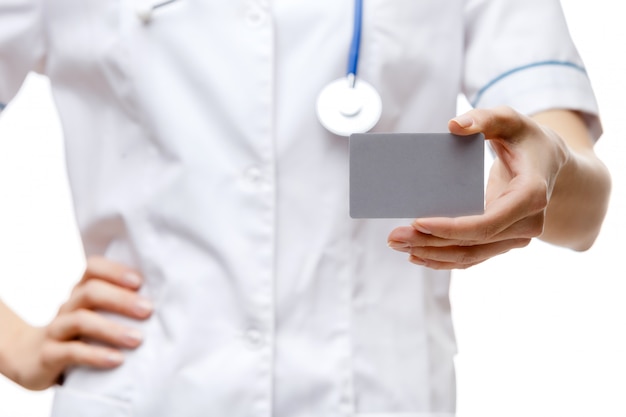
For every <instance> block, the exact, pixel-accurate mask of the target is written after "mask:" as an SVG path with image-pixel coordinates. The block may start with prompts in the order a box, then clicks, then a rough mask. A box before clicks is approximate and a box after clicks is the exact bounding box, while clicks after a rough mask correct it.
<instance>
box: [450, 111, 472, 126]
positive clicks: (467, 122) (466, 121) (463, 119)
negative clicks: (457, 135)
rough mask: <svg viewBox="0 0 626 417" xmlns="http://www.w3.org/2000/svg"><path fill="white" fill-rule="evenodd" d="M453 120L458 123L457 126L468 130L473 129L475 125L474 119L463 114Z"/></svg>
mask: <svg viewBox="0 0 626 417" xmlns="http://www.w3.org/2000/svg"><path fill="white" fill-rule="evenodd" d="M453 120H454V121H455V122H456V124H458V125H459V126H460V127H462V128H463V129H467V128H468V127H471V126H472V125H473V124H474V119H473V118H472V117H471V116H468V115H467V114H462V115H460V116H457V117H455V118H454V119H453Z"/></svg>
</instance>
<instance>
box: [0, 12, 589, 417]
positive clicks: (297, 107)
mask: <svg viewBox="0 0 626 417" xmlns="http://www.w3.org/2000/svg"><path fill="white" fill-rule="evenodd" d="M155 3H156V2H155ZM145 4H148V5H149V4H150V3H149V0H146V1H144V0H49V1H44V0H1V1H0V102H2V103H4V104H2V105H0V108H1V107H4V106H5V105H6V104H7V103H8V102H9V101H10V99H11V98H12V97H13V96H14V95H15V93H16V92H17V90H18V89H19V87H20V85H21V83H22V81H23V79H24V77H25V76H26V74H27V73H28V72H29V71H32V70H34V71H38V72H40V73H43V74H46V75H47V76H48V77H49V78H50V81H51V86H52V91H53V94H54V100H55V102H56V105H57V107H58V111H59V114H60V118H61V121H62V125H63V129H64V134H65V140H66V152H67V164H68V173H69V180H70V185H71V189H72V192H73V198H74V202H75V210H76V216H77V221H78V225H79V227H80V232H81V234H82V238H83V242H84V247H85V251H86V254H87V255H92V254H101V255H104V256H106V257H108V258H110V259H112V260H115V261H118V262H123V263H125V264H128V265H130V266H133V267H136V268H138V269H139V270H140V271H141V272H142V273H143V274H144V275H145V279H146V284H145V286H144V287H143V289H142V292H143V293H144V294H146V295H147V296H148V297H150V298H151V299H152V300H153V301H154V303H155V307H156V311H155V313H154V316H153V317H152V318H150V319H149V320H147V321H146V322H141V323H138V322H137V323H136V322H132V323H130V324H131V325H133V326H137V327H139V328H141V329H142V330H143V332H144V334H145V336H146V337H145V342H144V344H143V345H142V346H141V347H140V348H138V349H137V350H136V351H129V352H127V353H126V356H127V358H126V362H125V363H124V365H123V366H121V367H119V368H118V369H115V370H112V371H94V370H91V369H86V368H77V369H72V370H70V371H69V372H68V375H67V379H66V381H65V384H64V386H63V387H60V388H59V389H58V392H57V393H56V398H55V402H54V410H53V415H54V416H55V417H78V416H80V417H166V416H168V417H169V416H171V417H195V416H213V417H226V416H227V417H253V416H254V417H257V416H258V417H269V416H275V417H308V416H315V417H335V416H354V415H360V416H370V417H373V416H377V417H381V416H396V415H397V416H400V415H401V416H404V417H416V416H444V415H452V414H453V413H454V402H455V401H454V399H455V382H454V369H453V357H454V355H455V352H456V348H455V342H454V335H453V328H452V323H451V318H450V306H449V302H448V287H449V274H448V272H436V271H432V270H427V269H423V268H419V267H417V266H415V265H412V264H410V263H408V262H407V261H406V259H405V255H403V254H401V253H398V252H394V251H392V250H390V249H389V248H387V246H386V238H387V235H388V233H389V232H390V231H391V230H392V229H393V228H394V227H396V226H399V225H405V224H408V220H351V219H350V218H349V216H348V207H347V202H348V188H347V178H348V175H347V168H348V148H347V141H346V140H345V139H344V138H340V137H336V136H334V135H332V134H330V133H328V132H327V131H325V130H324V129H323V128H322V127H321V126H320V124H319V123H318V121H317V120H316V116H315V100H316V96H317V94H318V93H319V91H320V90H321V89H322V88H323V87H324V85H326V84H327V83H329V82H331V81H333V80H335V79H337V78H339V77H341V76H342V75H343V74H344V71H345V67H346V63H347V53H348V49H349V44H350V40H351V34H352V24H353V20H352V18H353V2H352V1H351V0H342V1H338V0H302V1H288V0H275V1H274V0H272V1H269V0H247V1H242V0H229V1H218V0H178V1H177V2H175V3H173V4H169V5H166V6H163V7H161V8H158V9H156V11H155V13H154V16H153V20H152V21H151V22H150V23H149V24H144V23H142V22H141V21H140V20H139V19H138V18H137V15H136V13H135V10H136V8H137V7H138V6H141V5H145ZM364 14H365V16H364V28H363V39H362V49H361V61H360V67H359V75H360V76H361V77H362V78H363V79H364V80H367V81H368V82H370V83H371V84H373V85H374V86H375V87H376V88H377V89H378V90H379V91H380V93H381V95H382V101H383V106H384V109H383V115H382V119H381V120H380V122H379V123H378V125H377V126H376V128H375V130H376V131H386V132H392V131H403V132H441V131H445V130H446V126H447V120H448V119H449V118H450V117H453V116H454V115H455V111H456V104H457V96H458V94H459V93H461V92H463V93H465V94H466V95H467V96H468V98H469V100H470V101H471V102H472V103H473V104H474V105H476V106H484V107H490V106H494V105H501V104H506V105H510V106H513V107H515V108H516V109H518V110H520V111H522V112H526V113H532V112H537V111H541V110H544V109H550V108H571V109H576V110H580V111H583V112H585V113H587V114H588V115H589V117H588V119H589V122H590V126H591V127H592V129H594V131H595V133H596V135H597V134H599V124H598V122H597V119H595V118H594V116H593V115H594V114H595V113H596V103H595V100H594V97H593V93H592V91H591V88H590V83H589V80H588V79H587V76H586V74H585V71H584V69H583V64H582V62H581V59H580V58H579V56H578V54H577V52H576V50H575V48H574V46H573V45H572V43H571V41H570V39H569V35H568V32H567V28H566V25H565V22H564V18H563V15H562V12H561V9H560V5H559V3H558V1H555V0H524V1H500V0H493V1H486V0H468V1H465V0H448V1H442V0H423V1H416V0H395V1H391V0H366V1H365V12H364ZM5 140H6V139H5ZM115 319H116V320H120V321H124V322H128V320H125V319H122V318H119V317H115Z"/></svg>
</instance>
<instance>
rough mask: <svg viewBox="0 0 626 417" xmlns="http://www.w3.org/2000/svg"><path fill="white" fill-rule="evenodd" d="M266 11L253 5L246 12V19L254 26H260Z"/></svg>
mask: <svg viewBox="0 0 626 417" xmlns="http://www.w3.org/2000/svg"><path fill="white" fill-rule="evenodd" d="M263 17H264V12H263V11H262V10H260V9H258V8H256V7H251V8H250V9H249V10H248V13H247V14H246V21H247V22H248V25H250V26H252V27H257V26H260V25H261V24H262V23H263Z"/></svg>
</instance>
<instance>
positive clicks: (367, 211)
mask: <svg viewBox="0 0 626 417" xmlns="http://www.w3.org/2000/svg"><path fill="white" fill-rule="evenodd" d="M484 152H485V142H484V137H483V135H482V134H476V135H472V136H456V135H453V134H450V133H363V134H354V135H352V136H350V216H351V217H352V218H415V217H433V216H436V217H440V216H443V217H456V216H464V215H471V214H480V213H483V210H484Z"/></svg>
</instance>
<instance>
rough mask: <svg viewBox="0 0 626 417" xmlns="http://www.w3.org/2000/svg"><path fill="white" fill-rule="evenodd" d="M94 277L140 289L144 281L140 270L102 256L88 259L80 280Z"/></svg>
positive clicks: (83, 280)
mask: <svg viewBox="0 0 626 417" xmlns="http://www.w3.org/2000/svg"><path fill="white" fill-rule="evenodd" d="M94 278H96V279H101V280H103V281H107V282H110V283H112V284H116V285H119V286H121V287H126V288H130V289H138V288H139V287H141V284H142V283H143V278H142V277H141V274H139V272H138V271H136V270H134V269H132V268H130V267H127V266H126V265H122V264H120V263H117V262H113V261H111V260H109V259H107V258H104V257H102V256H91V257H89V258H88V259H87V266H86V268H85V272H84V273H83V276H82V278H81V281H80V282H81V283H82V282H85V281H87V280H89V279H94Z"/></svg>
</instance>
